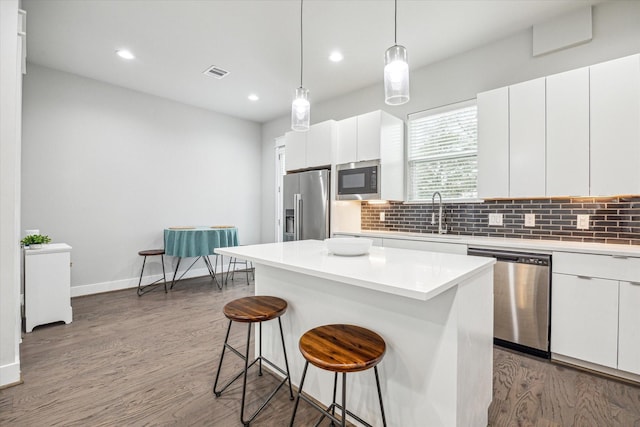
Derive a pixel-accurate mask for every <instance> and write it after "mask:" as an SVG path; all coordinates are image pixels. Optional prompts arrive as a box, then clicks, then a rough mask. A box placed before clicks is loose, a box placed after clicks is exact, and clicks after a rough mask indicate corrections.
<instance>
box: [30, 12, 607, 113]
mask: <svg viewBox="0 0 640 427" xmlns="http://www.w3.org/2000/svg"><path fill="white" fill-rule="evenodd" d="M598 2H599V1H597V0H538V1H532V0H493V1H485V0H465V1H463V0H442V1H436V0H413V1H412V0H400V1H399V2H398V44H402V45H404V46H406V48H407V50H408V53H409V64H410V67H411V68H412V69H414V70H415V69H417V68H420V67H423V66H425V65H427V64H429V63H433V62H436V61H439V60H442V59H444V58H446V57H449V56H452V55H455V54H458V53H461V52H464V51H467V50H470V49H473V48H475V47H478V46H481V45H483V44H486V43H488V42H491V41H493V40H497V39H500V38H503V37H506V36H508V35H510V34H513V33H515V32H517V31H520V30H523V29H526V28H529V27H531V26H532V25H533V24H536V23H540V22H544V21H546V20H548V19H549V18H551V17H553V16H557V15H560V14H562V13H565V12H568V11H570V10H572V9H575V8H578V7H581V6H584V5H587V4H594V3H598ZM22 6H23V8H24V9H25V10H27V54H28V60H29V61H30V62H32V63H35V64H40V65H44V66H47V67H51V68H56V69H59V70H63V71H68V72H71V73H75V74H79V75H82V76H86V77H90V78H94V79H97V80H101V81H104V82H108V83H112V84H115V85H119V86H123V87H126V88H130V89H134V90H138V91H141V92H145V93H149V94H153V95H157V96H161V97H165V98H169V99H173V100H176V101H180V102H183V103H186V104H191V105H195V106H198V107H202V108H206V109H209V110H213V111H217V112H221V113H225V114H229V115H232V116H236V117H240V118H244V119H248V120H253V121H257V122H265V121H268V120H271V119H273V118H275V117H278V116H281V115H284V114H288V112H289V110H290V103H291V99H292V96H293V92H294V90H295V88H296V87H298V86H299V85H300V27H299V26H300V2H299V1H298V0H272V1H269V0H231V1H222V0H23V4H22ZM393 12H394V2H393V0H306V1H305V2H304V15H303V22H304V78H303V85H304V86H305V87H306V88H307V89H309V91H310V98H311V102H312V105H313V102H318V101H321V100H325V99H329V98H333V97H335V96H339V95H341V94H344V93H348V92H351V91H353V90H357V89H359V88H362V87H365V86H369V85H372V84H375V83H379V82H381V80H382V67H383V61H384V60H383V57H384V52H385V50H386V49H387V48H388V47H390V46H391V45H393V43H394V40H393V37H394V32H393V26H394V23H393V19H394V13H393ZM122 48H127V49H130V50H131V51H132V52H133V53H134V54H135V55H136V59H134V60H132V61H125V60H123V59H121V58H119V57H118V56H116V55H115V54H114V52H115V50H116V49H122ZM334 49H339V50H341V51H342V52H343V54H344V56H345V59H344V61H342V62H341V63H332V62H330V61H329V60H328V56H329V53H330V52H331V51H332V50H334ZM211 65H216V66H219V67H221V68H224V69H226V70H228V71H230V74H229V75H228V76H227V77H225V78H224V79H222V80H216V79H213V78H211V77H207V76H204V75H203V74H202V72H203V71H204V70H205V69H206V68H208V67H209V66H211ZM250 93H256V94H258V95H259V96H260V100H259V101H257V102H251V101H249V100H248V99H247V96H248V95H249V94H250ZM380 96H383V94H382V93H381V94H380Z"/></svg>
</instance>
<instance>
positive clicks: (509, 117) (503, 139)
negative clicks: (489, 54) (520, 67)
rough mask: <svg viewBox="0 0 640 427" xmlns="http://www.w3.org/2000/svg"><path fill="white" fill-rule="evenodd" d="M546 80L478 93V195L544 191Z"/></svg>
mask: <svg viewBox="0 0 640 427" xmlns="http://www.w3.org/2000/svg"><path fill="white" fill-rule="evenodd" d="M545 123H546V117H545V79H544V78H541V79H536V80H531V81H528V82H524V83H520V84H517V85H513V86H509V87H503V88H500V89H495V90H492V91H488V92H483V93H479V94H478V196H479V197H482V198H496V197H538V196H542V195H544V194H545V179H546V176H545V175H546V173H545V140H546V136H545Z"/></svg>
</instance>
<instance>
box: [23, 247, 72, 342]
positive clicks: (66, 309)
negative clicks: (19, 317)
mask: <svg viewBox="0 0 640 427" xmlns="http://www.w3.org/2000/svg"><path fill="white" fill-rule="evenodd" d="M70 266H71V246H69V245H67V244H64V243H52V244H49V245H45V246H44V247H43V249H25V251H24V314H25V330H26V332H31V331H32V330H33V328H34V327H36V326H38V325H44V324H47V323H52V322H59V321H64V322H65V323H71V321H72V309H71V268H70Z"/></svg>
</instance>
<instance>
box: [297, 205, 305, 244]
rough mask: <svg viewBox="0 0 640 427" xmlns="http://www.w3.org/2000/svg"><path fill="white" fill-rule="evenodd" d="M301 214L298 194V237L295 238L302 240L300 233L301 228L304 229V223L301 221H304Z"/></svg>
mask: <svg viewBox="0 0 640 427" xmlns="http://www.w3.org/2000/svg"><path fill="white" fill-rule="evenodd" d="M303 216H304V215H303V214H302V195H300V197H298V227H299V228H298V239H297V240H303V239H304V236H303V235H302V234H303V233H302V230H303V229H304V228H303V227H304V224H303V223H302V221H304V218H303Z"/></svg>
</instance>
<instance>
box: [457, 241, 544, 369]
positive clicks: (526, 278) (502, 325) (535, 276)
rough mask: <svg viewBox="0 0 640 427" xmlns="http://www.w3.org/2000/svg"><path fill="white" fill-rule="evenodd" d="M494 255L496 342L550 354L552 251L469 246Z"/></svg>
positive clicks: (472, 251) (473, 251) (474, 252)
mask: <svg viewBox="0 0 640 427" xmlns="http://www.w3.org/2000/svg"><path fill="white" fill-rule="evenodd" d="M467 253H468V255H475V256H485V257H493V258H495V259H496V264H495V266H494V271H493V297H494V306H493V311H494V317H493V327H494V343H495V344H497V345H500V346H503V347H508V348H512V349H515V350H519V351H524V352H526V353H529V354H533V355H536V356H540V357H545V358H547V359H548V358H549V355H550V352H549V336H550V326H551V319H550V317H551V315H550V313H551V311H550V305H551V301H550V296H551V255H543V254H531V253H522V252H509V251H496V250H490V249H474V248H469V250H468V252H467Z"/></svg>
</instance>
